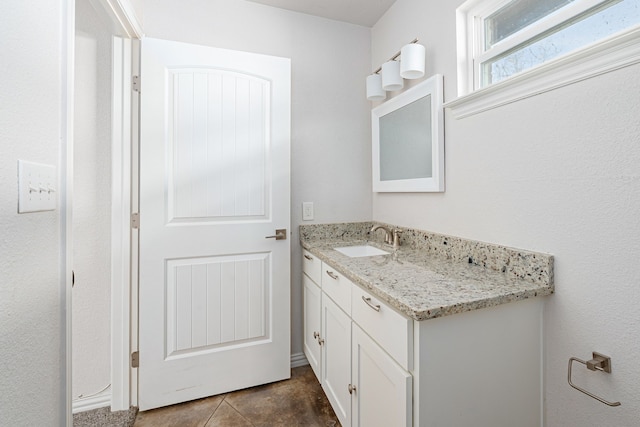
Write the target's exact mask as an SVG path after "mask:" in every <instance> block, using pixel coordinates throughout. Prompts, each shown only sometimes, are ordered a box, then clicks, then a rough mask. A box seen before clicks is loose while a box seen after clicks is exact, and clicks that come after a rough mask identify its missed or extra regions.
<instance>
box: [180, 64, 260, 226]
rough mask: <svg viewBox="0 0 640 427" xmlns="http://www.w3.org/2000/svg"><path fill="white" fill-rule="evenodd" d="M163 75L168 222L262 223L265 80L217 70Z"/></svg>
mask: <svg viewBox="0 0 640 427" xmlns="http://www.w3.org/2000/svg"><path fill="white" fill-rule="evenodd" d="M168 73H169V75H168V83H169V87H168V95H169V102H168V104H169V105H171V106H172V107H173V108H172V111H170V112H169V114H170V117H169V120H168V125H169V129H168V137H169V145H168V147H167V158H168V165H169V176H170V180H169V197H168V202H169V203H168V217H169V219H170V221H173V220H175V219H183V220H184V219H193V220H195V219H198V220H202V219H205V220H220V219H257V218H260V219H266V218H267V216H266V214H267V208H268V206H269V202H270V201H269V200H268V193H267V192H266V190H267V189H268V188H270V187H271V185H270V183H269V182H267V179H268V175H269V174H268V171H267V170H266V166H267V162H268V160H269V159H268V158H267V154H268V147H267V146H266V143H267V142H268V141H269V134H268V132H269V123H268V120H269V114H268V113H269V107H270V92H271V84H270V82H269V81H268V80H265V79H261V78H257V77H254V76H251V75H247V74H240V73H232V72H228V71H223V70H217V69H204V68H201V69H193V68H189V69H172V70H169V71H168ZM243 217H244V218H243Z"/></svg>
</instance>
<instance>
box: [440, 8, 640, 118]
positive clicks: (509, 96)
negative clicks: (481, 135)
mask: <svg viewBox="0 0 640 427" xmlns="http://www.w3.org/2000/svg"><path fill="white" fill-rule="evenodd" d="M509 1H511V0H493V1H491V0H490V1H487V0H468V1H467V2H465V3H464V4H463V5H461V6H460V7H459V8H458V9H457V17H456V27H457V52H458V96H459V97H458V98H457V99H455V100H453V101H450V102H447V103H446V104H445V107H446V108H449V109H451V110H452V112H453V114H454V117H456V118H462V117H467V116H470V115H473V114H477V113H479V112H482V111H486V110H489V109H492V108H496V107H498V106H500V105H504V104H507V103H510V102H514V101H516V100H518V99H522V98H527V97H529V96H533V95H536V94H539V93H542V92H546V91H549V90H552V89H555V88H558V87H562V86H565V85H567V84H571V83H574V82H576V81H580V80H584V79H585V78H589V77H593V76H596V75H600V74H604V73H606V72H610V71H613V70H616V69H619V68H622V67H625V66H629V65H632V64H636V63H639V62H640V28H638V27H634V28H631V29H629V30H626V31H623V32H621V33H618V34H614V35H613V36H610V37H607V38H605V39H602V40H599V41H597V42H595V43H592V44H590V45H587V46H584V47H582V48H579V49H577V50H575V51H573V52H571V53H568V54H565V55H561V56H559V57H557V58H554V59H552V60H549V61H547V62H544V63H542V64H540V65H537V66H535V67H532V68H530V69H528V70H524V71H522V72H519V73H517V74H514V75H513V76H510V77H508V78H506V79H504V80H502V81H500V82H497V83H493V84H491V85H488V86H486V87H483V88H481V87H480V81H481V78H482V76H481V67H482V63H483V62H485V61H487V60H488V59H491V58H493V57H498V56H500V55H501V54H503V53H504V52H506V51H508V50H509V49H512V48H514V47H516V46H518V45H521V44H523V43H525V42H526V41H528V40H531V39H532V38H535V37H536V36H538V35H540V34H542V33H544V32H545V31H548V30H549V29H551V28H553V27H555V26H557V25H558V24H560V23H562V22H565V21H567V20H570V19H572V18H573V17H575V16H578V15H580V14H581V13H583V12H585V11H587V10H588V9H591V8H592V7H595V6H597V5H599V4H601V3H605V2H606V1H608V0H581V1H577V2H575V3H571V4H569V5H567V6H565V7H563V8H561V9H559V10H557V11H556V12H553V13H552V14H550V15H548V16H547V17H545V18H543V19H541V20H540V21H537V22H535V23H533V24H531V25H529V26H528V27H526V28H525V29H523V30H521V31H519V32H516V33H514V34H512V35H510V36H508V37H506V38H504V39H503V40H500V41H499V42H497V43H495V44H494V45H493V46H492V47H490V48H489V49H487V50H486V51H485V50H484V46H485V43H484V25H483V20H484V18H486V17H489V16H490V15H491V14H492V13H494V12H495V11H497V10H498V9H500V8H501V7H503V6H504V5H505V4H507V3H508V2H509Z"/></svg>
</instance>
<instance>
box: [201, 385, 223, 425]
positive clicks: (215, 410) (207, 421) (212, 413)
mask: <svg viewBox="0 0 640 427" xmlns="http://www.w3.org/2000/svg"><path fill="white" fill-rule="evenodd" d="M226 398H227V393H225V394H223V395H222V399H221V400H220V403H218V406H216V409H214V410H213V412H211V415H209V418H207V420H206V421H205V422H204V425H205V426H206V425H207V424H208V423H209V421H211V418H213V416H214V415H215V414H216V412H218V409H220V406H221V405H222V402H224V400H225V399H226Z"/></svg>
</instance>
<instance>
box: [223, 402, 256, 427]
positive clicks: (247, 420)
mask: <svg viewBox="0 0 640 427" xmlns="http://www.w3.org/2000/svg"><path fill="white" fill-rule="evenodd" d="M225 398H226V396H225ZM227 405H229V406H231V409H233V410H234V411H236V412H237V413H238V415H240V416H241V417H242V419H243V420H245V421H246V422H248V423H249V424H251V425H252V426H253V427H255V424H254V423H253V421H251V420H250V419H248V418H247V417H245V416H244V414H243V413H242V412H240V411H238V409H236V407H235V406H233V405H232V404H231V403H230V402H227Z"/></svg>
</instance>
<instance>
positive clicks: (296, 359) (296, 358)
mask: <svg viewBox="0 0 640 427" xmlns="http://www.w3.org/2000/svg"><path fill="white" fill-rule="evenodd" d="M308 364H309V361H308V360H307V358H306V357H305V355H304V353H296V354H292V355H291V367H292V368H297V367H299V366H305V365H308Z"/></svg>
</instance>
